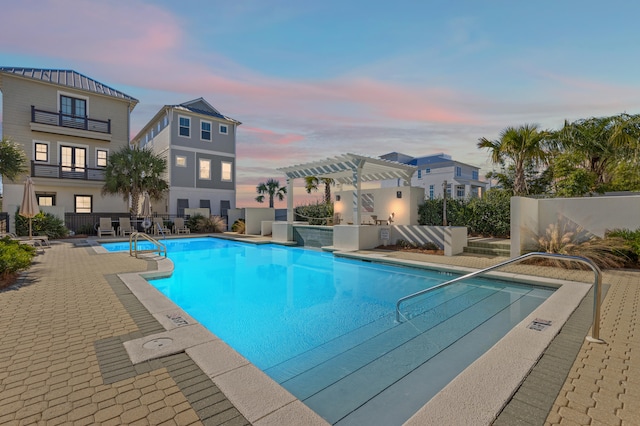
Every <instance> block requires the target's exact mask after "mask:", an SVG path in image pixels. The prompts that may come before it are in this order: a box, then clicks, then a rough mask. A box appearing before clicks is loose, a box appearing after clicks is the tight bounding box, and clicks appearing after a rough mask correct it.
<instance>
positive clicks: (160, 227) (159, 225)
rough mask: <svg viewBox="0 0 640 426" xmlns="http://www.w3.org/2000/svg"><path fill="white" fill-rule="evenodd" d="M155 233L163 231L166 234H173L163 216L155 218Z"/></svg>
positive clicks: (158, 233)
mask: <svg viewBox="0 0 640 426" xmlns="http://www.w3.org/2000/svg"><path fill="white" fill-rule="evenodd" d="M153 233H154V234H155V235H160V234H161V233H162V234H164V235H171V231H170V230H169V228H167V227H166V226H164V220H162V218H161V217H154V218H153Z"/></svg>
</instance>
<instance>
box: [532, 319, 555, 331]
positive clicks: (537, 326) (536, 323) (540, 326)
mask: <svg viewBox="0 0 640 426" xmlns="http://www.w3.org/2000/svg"><path fill="white" fill-rule="evenodd" d="M549 326H551V321H549V320H544V319H541V318H536V319H534V320H533V321H531V324H529V325H528V326H527V328H530V329H531V330H535V331H544V330H545V329H547V328H548V327H549Z"/></svg>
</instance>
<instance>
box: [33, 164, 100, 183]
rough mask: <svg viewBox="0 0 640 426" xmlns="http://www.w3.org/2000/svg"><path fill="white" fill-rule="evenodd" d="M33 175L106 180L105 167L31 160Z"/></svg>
mask: <svg viewBox="0 0 640 426" xmlns="http://www.w3.org/2000/svg"><path fill="white" fill-rule="evenodd" d="M31 176H33V177H44V178H54V179H80V180H104V168H101V169H91V168H89V167H79V166H61V165H58V164H42V163H38V162H35V161H31Z"/></svg>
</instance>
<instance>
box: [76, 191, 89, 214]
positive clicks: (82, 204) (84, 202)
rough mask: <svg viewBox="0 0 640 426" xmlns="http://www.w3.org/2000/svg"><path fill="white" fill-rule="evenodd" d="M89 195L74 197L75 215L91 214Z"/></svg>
mask: <svg viewBox="0 0 640 426" xmlns="http://www.w3.org/2000/svg"><path fill="white" fill-rule="evenodd" d="M91 198H92V197H91V195H76V196H75V206H76V207H75V212H76V213H91V204H92V203H91V202H92V199H91Z"/></svg>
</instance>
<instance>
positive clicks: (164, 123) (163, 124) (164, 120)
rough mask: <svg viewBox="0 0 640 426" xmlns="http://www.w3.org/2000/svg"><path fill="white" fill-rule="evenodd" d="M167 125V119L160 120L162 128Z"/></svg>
mask: <svg viewBox="0 0 640 426" xmlns="http://www.w3.org/2000/svg"><path fill="white" fill-rule="evenodd" d="M167 124H169V119H168V118H167V117H165V118H164V119H163V120H162V127H167Z"/></svg>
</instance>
